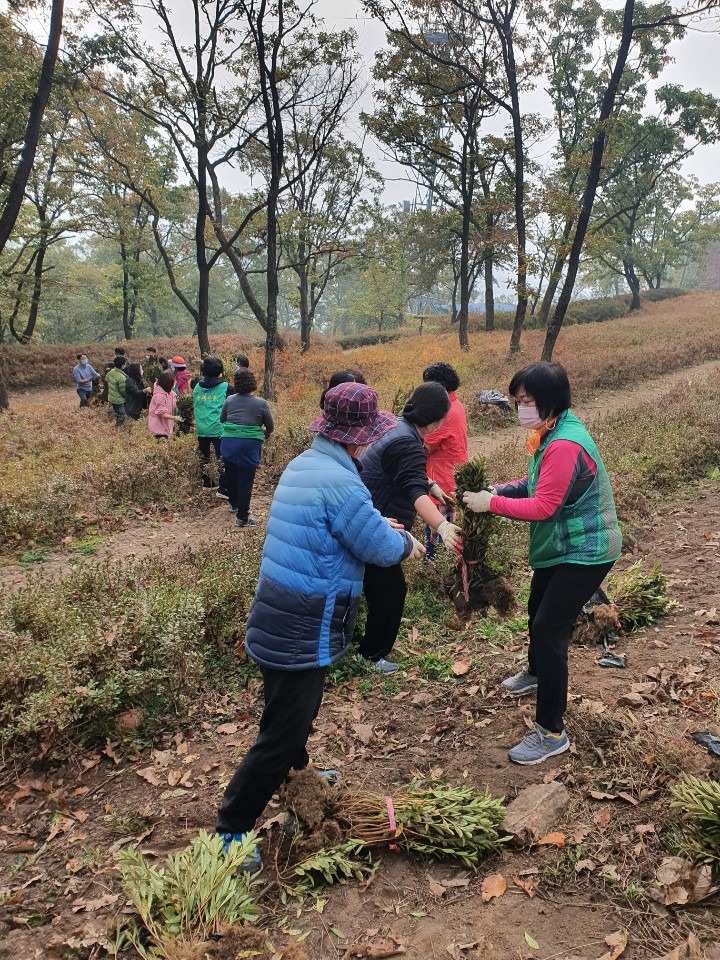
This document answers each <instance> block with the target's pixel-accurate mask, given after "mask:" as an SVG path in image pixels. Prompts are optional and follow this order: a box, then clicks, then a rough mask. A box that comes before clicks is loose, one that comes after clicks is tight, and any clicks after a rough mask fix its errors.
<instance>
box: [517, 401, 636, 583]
mask: <svg viewBox="0 0 720 960" xmlns="http://www.w3.org/2000/svg"><path fill="white" fill-rule="evenodd" d="M556 440H571V441H572V442H573V443H577V444H579V445H580V446H581V447H582V448H583V450H584V451H585V452H586V453H587V455H588V456H589V457H591V459H592V460H593V461H594V463H595V466H596V474H595V479H594V480H593V482H592V484H591V485H590V486H589V487H588V489H587V490H586V491H585V493H584V494H583V495H582V496H581V497H580V499H579V500H576V501H575V503H571V504H565V505H564V506H563V507H561V508H560V510H559V512H558V513H556V514H555V516H553V517H550V518H549V519H548V520H540V521H537V522H534V523H531V524H530V556H529V560H530V566H531V567H532V568H533V569H536V568H538V567H553V566H556V565H557V564H559V563H577V564H581V565H583V566H591V565H593V564H601V563H610V562H611V561H614V560H617V559H618V557H619V556H620V550H621V547H622V534H621V533H620V525H619V524H618V519H617V513H616V512H615V501H614V500H613V495H612V489H611V487H610V478H609V477H608V473H607V470H606V469H605V464H604V463H603V462H602V457H601V456H600V454H599V452H598V449H597V447H596V446H595V444H594V442H593V440H592V437H591V436H590V434H589V433H588V432H587V430H586V429H585V427H584V426H583V425H582V423H580V421H579V420H578V418H577V417H576V416H574V415H573V414H572V413H570V411H569V410H566V411H565V412H564V413H561V414H560V416H559V417H558V419H557V423H556V424H555V426H554V427H553V428H552V430H550V431H549V432H548V433H547V434H546V436H545V437H544V438H543V441H542V443H541V444H540V446H539V447H538V449H537V450H536V451H535V453H534V454H533V456H532V457H531V459H530V466H529V468H528V496H529V497H533V496H535V491H536V489H537V485H538V478H539V476H540V469H541V463H542V457H543V453H544V452H545V450H547V448H548V447H549V446H550V444H551V443H554V442H555V441H556Z"/></svg>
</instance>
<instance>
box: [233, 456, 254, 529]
mask: <svg viewBox="0 0 720 960" xmlns="http://www.w3.org/2000/svg"><path fill="white" fill-rule="evenodd" d="M256 473H257V467H239V466H238V465H237V464H236V463H230V461H229V460H227V461H225V484H226V486H227V495H228V497H229V499H230V503H231V504H232V505H233V507H235V510H236V511H237V513H236V516H237V518H238V520H247V518H248V517H249V516H250V498H251V497H252V492H253V484H254V483H255V474H256Z"/></svg>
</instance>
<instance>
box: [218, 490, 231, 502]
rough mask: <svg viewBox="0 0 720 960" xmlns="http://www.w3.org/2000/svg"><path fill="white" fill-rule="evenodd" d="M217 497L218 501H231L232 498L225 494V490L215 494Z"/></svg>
mask: <svg viewBox="0 0 720 960" xmlns="http://www.w3.org/2000/svg"><path fill="white" fill-rule="evenodd" d="M215 496H216V497H217V498H218V500H229V499H230V497H229V496H228V495H227V494H226V493H225V491H224V490H218V491H217V493H216V494H215Z"/></svg>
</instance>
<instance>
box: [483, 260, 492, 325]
mask: <svg viewBox="0 0 720 960" xmlns="http://www.w3.org/2000/svg"><path fill="white" fill-rule="evenodd" d="M494 259H495V256H494V253H493V250H492V247H490V248H489V250H488V251H487V252H486V255H485V263H484V264H483V271H484V273H485V330H486V331H487V332H488V333H492V331H493V330H494V329H495V289H494V287H493V261H494Z"/></svg>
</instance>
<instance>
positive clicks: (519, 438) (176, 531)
mask: <svg viewBox="0 0 720 960" xmlns="http://www.w3.org/2000/svg"><path fill="white" fill-rule="evenodd" d="M718 369H720V365H719V364H718V363H717V362H716V361H711V362H707V363H702V364H698V365H697V366H695V367H690V368H686V369H684V370H677V371H675V372H674V373H669V374H665V375H664V376H662V377H658V378H657V379H655V380H650V381H647V382H645V383H642V384H641V385H639V386H637V385H636V386H633V387H628V388H626V389H623V390H611V391H606V392H602V393H599V394H598V395H597V396H596V397H593V398H592V399H591V400H587V401H585V402H583V403H581V404H578V406H577V407H573V410H574V411H575V412H576V413H577V415H578V416H579V417H580V418H581V419H583V420H591V419H593V418H597V417H604V416H611V415H612V414H614V413H617V412H618V411H619V410H624V409H628V408H631V407H632V406H633V404H638V403H644V402H645V401H647V400H653V399H656V398H657V397H660V396H662V395H663V394H665V393H666V392H667V391H668V390H670V389H671V388H673V387H682V385H685V384H689V383H691V382H692V381H696V380H699V379H703V378H704V377H707V376H709V375H710V374H712V373H716V372H717V371H718ZM74 398H75V395H74V394H73V393H72V391H69V390H51V391H47V392H40V391H32V392H28V393H26V394H23V395H21V397H20V398H19V401H18V407H20V406H21V405H27V406H28V407H33V406H37V405H40V404H42V405H44V404H46V403H47V402H48V400H52V402H53V403H56V404H58V405H61V406H62V405H64V406H68V405H70V404H72V403H73V402H74ZM526 436H527V434H526V432H525V431H524V430H523V428H522V427H509V428H507V429H502V430H496V431H495V432H493V433H489V434H483V435H481V436H476V437H471V438H470V456H471V457H472V456H477V455H478V454H483V455H485V456H487V455H490V454H492V453H493V451H495V450H497V449H499V448H500V447H504V446H505V445H506V444H508V443H513V442H515V443H517V444H520V443H522V442H523V441H524V440H525V437H526ZM269 504H270V497H269V495H268V494H267V493H263V492H260V491H259V492H258V494H257V496H255V497H254V498H253V511H254V513H255V515H256V516H258V517H260V518H264V517H266V516H267V511H268V509H269ZM233 523H234V519H233V516H232V514H231V513H229V512H228V510H227V505H226V504H225V502H224V501H223V502H222V503H221V502H220V501H218V500H216V499H215V497H214V496H212V495H211V496H209V497H208V507H207V509H206V510H205V511H204V512H203V513H202V514H201V515H200V516H197V515H196V516H188V515H187V514H180V513H178V514H174V515H171V516H168V517H166V518H165V519H164V522H162V523H159V524H158V523H156V522H153V523H149V522H140V523H137V522H128V526H127V529H125V530H122V531H120V532H118V533H116V534H115V535H114V536H112V537H108V538H106V539H101V540H100V541H99V542H98V543H97V544H95V546H94V548H93V549H94V552H93V553H92V558H87V557H83V556H82V555H81V554H78V553H76V552H74V550H73V546H72V544H70V545H67V546H64V547H62V548H60V549H55V550H48V551H47V552H46V554H45V559H44V560H42V561H41V562H40V563H35V564H32V565H31V566H30V567H28V566H26V565H23V564H19V563H14V564H8V565H6V566H4V567H0V586H2V587H3V588H5V589H9V590H17V589H18V588H19V587H20V586H21V585H22V584H23V583H24V582H25V578H26V575H27V573H28V570H29V569H33V570H42V572H43V573H46V574H49V575H50V576H60V575H62V574H63V573H64V572H65V571H67V569H68V564H69V563H70V562H72V563H87V562H97V561H98V560H103V559H106V558H117V559H132V558H136V559H139V558H142V557H145V556H149V555H150V554H152V553H154V552H155V551H157V550H160V549H162V550H164V551H165V552H166V553H167V552H168V551H173V550H179V549H182V548H183V547H184V546H186V545H188V544H190V545H196V546H199V545H201V544H204V543H208V542H210V543H211V542H212V541H213V540H214V539H216V538H218V537H220V536H223V535H224V534H225V533H227V531H228V530H232V529H233ZM238 536H240V537H241V536H242V533H239V534H238Z"/></svg>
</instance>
